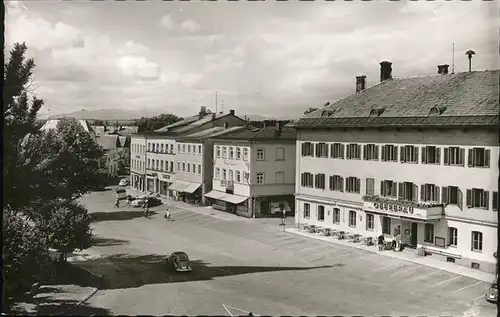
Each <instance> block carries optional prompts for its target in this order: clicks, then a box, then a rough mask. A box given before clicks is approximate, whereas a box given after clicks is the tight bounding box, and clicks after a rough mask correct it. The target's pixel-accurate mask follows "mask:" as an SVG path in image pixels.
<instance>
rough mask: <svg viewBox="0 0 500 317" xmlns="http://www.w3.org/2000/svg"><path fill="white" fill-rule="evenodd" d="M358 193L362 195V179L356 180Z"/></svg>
mask: <svg viewBox="0 0 500 317" xmlns="http://www.w3.org/2000/svg"><path fill="white" fill-rule="evenodd" d="M356 192H357V193H360V192H361V179H359V178H356Z"/></svg>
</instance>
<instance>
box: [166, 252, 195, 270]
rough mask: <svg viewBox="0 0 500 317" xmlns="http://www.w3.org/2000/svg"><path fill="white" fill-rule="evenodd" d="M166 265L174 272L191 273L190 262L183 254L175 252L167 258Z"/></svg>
mask: <svg viewBox="0 0 500 317" xmlns="http://www.w3.org/2000/svg"><path fill="white" fill-rule="evenodd" d="M167 265H168V266H169V267H170V268H171V269H172V270H174V271H176V272H191V271H192V270H193V268H192V267H191V262H190V261H189V257H188V255H187V254H186V253H185V252H182V251H177V252H174V253H172V254H170V256H169V257H168V258H167Z"/></svg>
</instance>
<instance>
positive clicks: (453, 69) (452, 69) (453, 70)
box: [451, 43, 455, 74]
mask: <svg viewBox="0 0 500 317" xmlns="http://www.w3.org/2000/svg"><path fill="white" fill-rule="evenodd" d="M451 73H452V74H455V43H453V50H452V62H451Z"/></svg>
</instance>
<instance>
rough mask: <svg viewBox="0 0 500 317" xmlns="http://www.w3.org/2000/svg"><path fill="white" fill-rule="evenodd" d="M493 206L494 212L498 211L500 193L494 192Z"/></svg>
mask: <svg viewBox="0 0 500 317" xmlns="http://www.w3.org/2000/svg"><path fill="white" fill-rule="evenodd" d="M491 205H492V207H493V208H492V209H493V210H494V211H498V192H493V202H492V204H491Z"/></svg>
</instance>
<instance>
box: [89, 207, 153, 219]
mask: <svg viewBox="0 0 500 317" xmlns="http://www.w3.org/2000/svg"><path fill="white" fill-rule="evenodd" d="M155 214H156V212H154V211H151V210H150V211H149V215H150V216H152V215H155ZM90 217H91V218H92V222H99V221H121V220H132V219H136V218H141V217H144V211H143V210H142V209H141V210H120V211H110V212H93V213H90Z"/></svg>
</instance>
